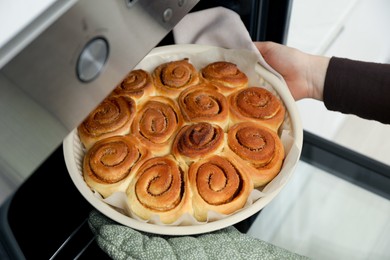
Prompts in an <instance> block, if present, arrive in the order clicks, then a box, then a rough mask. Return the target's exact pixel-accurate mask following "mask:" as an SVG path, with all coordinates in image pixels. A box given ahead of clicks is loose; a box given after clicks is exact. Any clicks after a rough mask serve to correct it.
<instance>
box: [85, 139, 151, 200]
mask: <svg viewBox="0 0 390 260" xmlns="http://www.w3.org/2000/svg"><path fill="white" fill-rule="evenodd" d="M148 157H149V153H148V152H147V150H146V149H145V148H144V147H143V146H140V145H139V143H138V141H137V140H136V139H135V138H134V137H130V136H112V137H109V138H106V139H103V140H100V141H98V142H96V143H95V144H94V145H93V146H92V147H91V149H89V150H88V151H87V153H86V155H85V157H84V161H83V176H84V179H85V181H86V183H87V184H88V185H89V186H90V187H92V188H93V189H95V190H96V191H98V192H99V193H100V194H102V196H104V197H107V196H109V195H111V194H112V193H113V192H116V191H125V190H126V187H127V185H128V184H129V181H130V178H131V175H132V173H133V171H134V170H137V167H138V163H140V162H142V161H143V160H145V159H146V158H148Z"/></svg>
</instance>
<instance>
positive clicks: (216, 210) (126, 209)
mask: <svg viewBox="0 0 390 260" xmlns="http://www.w3.org/2000/svg"><path fill="white" fill-rule="evenodd" d="M302 133H303V131H302V126H301V123H300V118H299V114H298V111H297V108H296V105H295V101H294V100H293V98H292V96H291V94H290V92H289V90H288V88H287V86H286V85H285V83H284V81H283V79H282V78H281V77H280V76H279V75H277V73H275V72H274V71H272V69H271V68H269V67H268V66H267V64H265V63H264V61H263V60H262V59H261V57H259V54H255V53H252V52H251V51H248V50H232V49H224V48H220V47H215V46H203V45H171V46H164V47H158V48H155V49H153V50H152V51H151V52H150V53H149V55H148V56H146V57H145V58H144V59H143V60H142V61H141V62H140V63H139V64H138V65H137V67H135V68H134V69H132V70H130V71H129V73H128V75H125V77H124V79H123V80H122V81H121V82H119V83H118V85H117V86H113V91H112V92H111V94H110V95H109V96H108V97H106V98H105V99H104V100H103V101H102V102H101V103H100V104H99V105H98V106H97V107H96V108H95V109H94V110H93V111H91V113H90V114H89V115H88V117H86V118H85V120H84V121H83V122H82V123H81V124H80V125H79V126H78V127H77V128H76V129H74V130H73V131H72V132H71V133H70V134H69V135H68V136H67V137H66V138H65V140H64V143H63V144H64V145H63V147H64V157H65V162H66V165H67V168H68V171H69V174H70V177H71V178H72V180H73V182H74V183H75V185H76V187H77V188H78V190H79V191H80V192H81V193H82V195H83V196H84V197H85V198H86V199H87V200H88V201H89V202H90V203H91V204H92V205H93V206H94V207H95V208H96V209H98V210H99V211H100V212H102V213H103V214H105V215H106V216H108V217H110V218H111V219H113V220H115V221H117V222H119V223H121V224H123V225H126V226H129V227H132V228H134V229H137V230H141V231H145V232H149V233H156V234H164V235H191V234H200V233H205V232H211V231H214V230H217V229H221V228H224V227H227V226H229V225H233V224H235V223H237V222H239V221H242V220H244V219H246V218H248V217H250V216H252V215H253V214H255V213H257V212H258V211H260V210H261V209H262V208H264V207H265V206H266V205H267V204H268V203H269V202H270V201H272V199H273V198H274V197H275V196H276V195H277V194H278V193H279V192H280V190H281V189H282V188H283V186H284V185H285V184H286V183H287V182H288V180H289V178H290V177H291V175H292V174H293V172H294V169H295V166H296V164H297V162H298V160H299V157H300V152H301V148H302V139H303V137H302V135H303V134H302Z"/></svg>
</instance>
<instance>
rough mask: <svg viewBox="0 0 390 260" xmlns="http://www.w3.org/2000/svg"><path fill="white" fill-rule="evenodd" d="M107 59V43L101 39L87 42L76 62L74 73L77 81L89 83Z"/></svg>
mask: <svg viewBox="0 0 390 260" xmlns="http://www.w3.org/2000/svg"><path fill="white" fill-rule="evenodd" d="M107 58H108V42H107V41H106V40H105V39H103V38H100V37H99V38H95V39H93V40H91V41H89V42H88V43H87V44H86V45H85V46H84V49H83V50H82V51H81V53H80V56H79V58H78V60H77V67H76V72H77V76H78V78H79V80H81V81H82V82H89V81H92V80H94V79H95V78H96V77H97V76H98V75H99V73H100V72H101V71H102V69H103V67H104V64H105V63H106V61H107Z"/></svg>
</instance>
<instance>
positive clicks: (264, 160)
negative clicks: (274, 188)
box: [227, 122, 284, 187]
mask: <svg viewBox="0 0 390 260" xmlns="http://www.w3.org/2000/svg"><path fill="white" fill-rule="evenodd" d="M227 142H228V146H229V148H230V149H231V150H232V151H233V152H234V153H235V154H237V155H238V156H239V157H240V158H241V159H242V160H243V163H245V164H247V165H250V166H251V168H252V169H251V168H249V169H247V172H248V173H250V175H251V177H252V180H253V183H254V186H255V187H260V186H263V185H265V184H267V183H268V182H270V181H271V180H272V179H273V178H275V176H276V175H277V174H278V173H279V171H280V169H281V167H282V164H283V160H284V147H283V144H282V142H281V140H280V138H279V136H278V135H277V134H276V133H275V132H274V131H272V130H270V129H269V128H267V127H263V126H261V125H259V124H257V123H254V122H243V123H238V124H236V125H234V126H232V127H231V128H230V129H229V131H228V140H227Z"/></svg>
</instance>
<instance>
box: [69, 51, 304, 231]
mask: <svg viewBox="0 0 390 260" xmlns="http://www.w3.org/2000/svg"><path fill="white" fill-rule="evenodd" d="M184 58H189V61H190V62H191V63H192V64H193V65H194V66H195V67H196V68H197V69H198V70H199V69H201V68H202V67H204V66H206V65H207V64H209V63H211V62H214V61H218V60H225V61H230V62H233V63H235V64H237V66H238V67H239V68H240V70H242V71H243V72H245V73H246V74H247V76H248V78H249V86H258V87H264V88H266V89H268V90H270V91H271V92H272V93H274V94H275V95H276V96H278V97H279V98H280V95H279V93H278V92H277V91H276V90H275V89H274V88H273V86H272V85H271V84H270V83H269V82H267V81H265V80H264V78H263V77H262V75H261V74H260V73H259V71H258V70H255V67H256V66H259V65H258V61H259V58H258V56H257V55H254V54H253V52H250V51H247V50H226V49H220V48H216V49H212V50H207V51H202V52H197V53H192V52H187V53H186V52H180V53H169V54H165V55H153V56H147V57H146V58H145V59H144V60H142V61H141V62H140V63H139V64H138V65H137V67H136V68H142V69H144V70H147V71H149V72H152V71H153V69H154V68H155V67H156V66H158V65H160V64H161V63H164V62H168V61H173V60H179V59H184ZM282 101H283V100H282ZM286 111H287V113H286V117H285V120H284V123H283V124H282V126H281V128H280V131H279V136H280V137H281V140H282V142H283V145H284V148H285V153H286V157H285V160H284V163H283V166H282V169H281V171H280V173H279V174H278V175H277V176H276V177H275V178H274V179H273V180H272V181H271V182H270V183H269V184H267V185H266V186H265V187H263V188H261V189H254V190H253V191H252V193H251V194H250V196H249V197H248V200H247V203H246V205H245V206H244V208H243V209H241V210H244V209H246V208H248V207H251V205H253V203H256V202H257V201H259V200H261V199H262V198H263V197H265V196H267V195H268V194H271V193H273V192H276V191H277V190H278V189H280V188H281V187H282V186H283V185H284V184H285V183H286V182H287V181H288V179H289V177H290V175H291V174H292V172H293V168H294V167H295V163H296V161H297V157H298V156H299V151H300V149H299V147H296V144H295V143H294V138H293V136H292V134H291V133H292V126H291V118H290V115H289V113H288V109H287V110H286ZM71 134H72V135H73V141H74V142H73V144H74V147H73V149H72V150H73V152H74V154H70V155H67V154H65V156H70V157H71V159H72V160H73V162H74V163H75V164H76V166H77V167H76V168H77V169H78V173H77V174H80V175H81V176H82V161H83V158H84V154H85V150H84V148H83V145H82V144H81V142H80V139H79V137H78V134H77V130H76V129H74V130H73V132H72V133H71ZM85 185H87V184H86V183H85ZM91 192H93V193H94V196H95V197H96V198H97V199H99V200H102V201H104V202H105V203H107V204H109V205H111V206H112V207H113V208H114V209H115V210H117V211H119V212H121V213H122V214H125V215H127V216H129V217H131V218H134V219H136V220H138V221H141V222H148V223H153V224H157V225H167V224H164V223H162V222H161V221H160V220H159V217H158V215H156V216H153V217H152V218H151V219H149V220H143V219H140V218H139V217H138V216H136V215H135V214H134V213H133V212H131V210H130V209H129V208H128V206H127V203H126V199H127V198H126V194H125V193H123V192H117V193H114V194H113V195H111V196H110V197H108V198H106V199H103V198H102V197H101V196H100V194H99V193H98V192H95V191H91ZM241 210H240V211H241ZM233 214H235V213H233ZM227 216H228V215H223V214H219V213H217V212H211V211H209V213H208V220H207V222H211V221H218V220H220V219H223V218H226V217H227ZM204 223H205V222H199V221H197V220H196V219H195V218H194V217H193V216H191V215H189V214H185V215H183V216H182V217H181V218H179V219H178V220H177V221H175V222H174V223H172V224H169V225H173V226H188V225H200V224H204Z"/></svg>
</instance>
